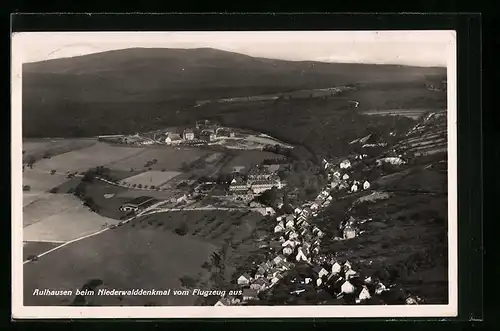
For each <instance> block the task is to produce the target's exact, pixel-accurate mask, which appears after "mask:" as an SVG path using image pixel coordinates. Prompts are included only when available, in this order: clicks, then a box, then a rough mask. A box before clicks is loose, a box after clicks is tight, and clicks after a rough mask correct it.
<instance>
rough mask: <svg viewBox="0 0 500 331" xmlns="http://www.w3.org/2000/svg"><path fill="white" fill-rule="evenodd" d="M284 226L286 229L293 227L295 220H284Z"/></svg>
mask: <svg viewBox="0 0 500 331" xmlns="http://www.w3.org/2000/svg"><path fill="white" fill-rule="evenodd" d="M285 227H286V228H287V229H293V228H294V227H295V222H294V221H292V220H289V221H288V222H286V224H285Z"/></svg>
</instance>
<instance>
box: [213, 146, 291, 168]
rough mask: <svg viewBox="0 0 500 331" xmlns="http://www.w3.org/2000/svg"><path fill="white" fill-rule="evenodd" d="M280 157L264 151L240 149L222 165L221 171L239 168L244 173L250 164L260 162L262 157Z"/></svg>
mask: <svg viewBox="0 0 500 331" xmlns="http://www.w3.org/2000/svg"><path fill="white" fill-rule="evenodd" d="M280 157H281V156H279V155H276V154H274V153H271V152H265V151H241V152H238V154H237V155H236V156H234V157H233V158H232V159H231V161H229V162H228V163H226V164H225V165H224V167H223V168H222V169H221V172H224V173H230V172H233V170H239V171H240V172H242V173H244V172H246V171H248V170H249V169H250V168H251V167H252V166H254V165H257V164H260V163H261V162H262V161H263V160H264V159H275V158H280ZM242 167H243V168H242Z"/></svg>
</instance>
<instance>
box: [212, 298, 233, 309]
mask: <svg viewBox="0 0 500 331" xmlns="http://www.w3.org/2000/svg"><path fill="white" fill-rule="evenodd" d="M214 306H215V307H225V306H231V302H230V301H229V299H227V298H221V299H220V300H219V301H217V303H216V304H215V305H214Z"/></svg>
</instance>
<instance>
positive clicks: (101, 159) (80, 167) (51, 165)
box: [33, 143, 144, 173]
mask: <svg viewBox="0 0 500 331" xmlns="http://www.w3.org/2000/svg"><path fill="white" fill-rule="evenodd" d="M143 151H144V150H143V149H142V148H133V147H122V146H113V145H108V144H105V143H96V144H94V145H93V146H91V147H87V148H83V149H79V150H75V151H72V152H68V153H64V154H60V155H57V156H54V157H52V158H50V159H42V160H40V161H38V162H36V163H35V165H34V168H36V169H39V170H42V171H46V172H47V173H48V172H50V171H51V170H56V171H57V172H58V173H65V172H67V171H80V172H81V171H87V170H88V169H90V168H94V167H97V166H108V167H111V166H112V165H113V164H114V163H116V162H118V161H120V160H123V159H127V158H131V157H133V156H136V155H138V154H140V153H142V152H143ZM33 170H34V169H33Z"/></svg>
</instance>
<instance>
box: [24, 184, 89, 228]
mask: <svg viewBox="0 0 500 331" xmlns="http://www.w3.org/2000/svg"><path fill="white" fill-rule="evenodd" d="M50 194H58V193H50ZM62 194H68V193H62ZM36 201H38V200H36ZM36 201H33V202H36ZM79 201H80V200H79ZM80 202H81V205H77V206H71V207H67V208H64V209H62V210H60V211H58V212H56V213H54V214H50V215H48V216H47V217H44V218H41V219H39V220H37V221H36V222H33V223H31V224H28V225H26V226H25V225H24V224H23V229H26V228H27V227H29V226H32V225H35V224H37V223H40V222H43V221H44V220H46V219H47V218H49V217H52V216H54V215H57V214H61V213H65V212H67V211H69V210H71V209H76V208H79V207H81V206H82V205H83V202H82V201H80ZM28 206H29V205H28ZM26 207H27V206H26ZM83 207H84V208H87V207H85V206H83ZM24 208H25V207H23V209H24ZM23 214H24V211H23ZM23 221H24V217H23Z"/></svg>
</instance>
